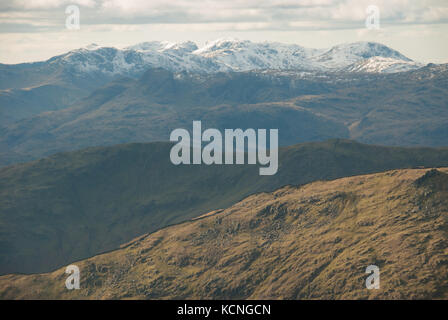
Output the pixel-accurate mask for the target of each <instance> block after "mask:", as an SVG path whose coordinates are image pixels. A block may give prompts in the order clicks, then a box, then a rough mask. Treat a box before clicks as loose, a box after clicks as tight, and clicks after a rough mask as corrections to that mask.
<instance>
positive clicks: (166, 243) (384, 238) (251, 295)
mask: <svg viewBox="0 0 448 320" xmlns="http://www.w3.org/2000/svg"><path fill="white" fill-rule="evenodd" d="M447 218H448V169H447V168H443V169H439V170H435V169H432V170H429V169H408V170H394V171H388V172H385V173H379V174H371V175H364V176H356V177H348V178H343V179H338V180H334V181H327V182H323V181H319V182H314V183H311V184H307V185H305V186H301V187H293V186H287V187H283V188H281V189H279V190H277V191H275V192H272V193H259V194H255V195H252V196H250V197H248V198H246V199H244V200H243V201H241V202H239V203H237V204H235V205H233V206H232V207H230V208H228V209H226V210H222V211H218V212H215V213H211V214H210V215H206V216H205V217H202V218H200V219H196V220H193V221H189V222H185V223H182V224H179V225H176V226H171V227H168V228H165V229H162V230H159V231H157V232H155V233H152V234H149V235H145V236H142V237H140V238H138V239H136V240H134V241H131V242H130V243H128V244H126V245H124V246H122V248H121V249H119V250H115V251H112V252H110V253H106V254H103V255H99V256H96V257H93V258H90V259H87V260H83V261H78V262H75V264H76V265H77V266H78V267H79V268H80V271H81V273H80V274H81V285H80V287H81V288H80V290H72V291H69V290H67V289H66V288H65V285H64V284H65V279H66V277H67V275H66V274H65V273H64V271H65V268H61V269H59V270H56V271H54V272H52V273H47V274H39V275H6V276H2V277H0V297H1V298H3V299H24V298H25V299H30V298H38V299H49V298H50V299H80V298H82V299H85V298H91V299H123V298H137V299H145V298H149V299H191V298H194V299H322V298H327V299H369V298H378V299H437V298H439V299H440V298H442V299H446V298H448V286H447V277H448V255H447V253H448V252H447V247H448V238H447V230H448V229H447V228H448V225H447V221H448V220H447ZM371 264H374V265H377V266H378V267H379V268H380V288H379V289H378V290H367V289H366V287H365V279H366V277H367V275H366V274H365V269H366V267H367V266H368V265H371Z"/></svg>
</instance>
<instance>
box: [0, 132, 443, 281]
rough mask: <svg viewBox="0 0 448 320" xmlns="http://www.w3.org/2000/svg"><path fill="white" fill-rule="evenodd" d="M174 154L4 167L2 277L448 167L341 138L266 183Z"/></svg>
mask: <svg viewBox="0 0 448 320" xmlns="http://www.w3.org/2000/svg"><path fill="white" fill-rule="evenodd" d="M170 148H171V144H169V143H149V144H126V145H119V146H113V147H101V148H89V149H85V150H81V151H76V152H70V153H61V154H56V155H54V156H52V157H50V158H47V159H41V160H38V161H34V162H29V163H25V164H18V165H14V166H10V167H5V168H1V169H0V203H1V206H0V248H1V250H0V273H2V274H4V273H11V272H26V273H30V272H46V271H49V270H52V269H55V268H57V267H60V266H61V265H64V264H67V263H69V262H70V261H74V260H78V259H83V258H87V257H89V256H93V255H95V254H98V253H100V252H104V251H106V250H111V249H114V248H116V247H117V246H118V245H120V244H121V243H124V242H126V241H129V240H131V239H132V238H134V237H136V236H138V235H141V234H143V233H146V232H152V231H154V230H157V229H158V228H161V227H164V226H166V225H169V224H172V223H178V222H181V221H184V220H186V219H190V218H193V217H196V216H198V215H201V214H203V213H206V212H208V211H211V210H215V209H220V208H225V207H227V206H229V205H231V204H233V203H235V202H236V201H239V200H240V199H242V198H243V197H245V196H247V195H249V194H251V193H254V192H259V191H269V190H274V189H276V188H278V187H281V186H283V185H286V184H296V185H297V184H304V183H308V182H311V181H315V180H322V179H335V178H340V177H344V176H349V175H355V174H364V173H371V172H380V171H384V170H389V169H395V168H409V167H415V166H425V167H435V166H448V149H446V148H440V149H431V148H391V147H381V146H369V145H363V144H359V143H356V142H352V141H346V140H331V141H327V142H323V143H305V144H299V145H295V146H291V147H287V148H281V149H280V152H279V169H278V172H277V174H276V175H274V176H259V172H258V168H259V166H257V165H235V166H224V165H222V166H219V165H212V166H205V165H194V166H193V165H190V166H188V165H181V166H174V165H172V164H171V162H170V160H169V152H170Z"/></svg>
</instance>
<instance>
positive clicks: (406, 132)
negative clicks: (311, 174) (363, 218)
mask: <svg viewBox="0 0 448 320" xmlns="http://www.w3.org/2000/svg"><path fill="white" fill-rule="evenodd" d="M447 88H448V71H447V69H446V65H439V66H434V65H433V66H431V65H429V66H425V67H423V68H420V69H418V70H415V71H409V72H403V73H398V74H376V75H370V74H360V73H355V74H350V73H349V74H347V73H331V74H328V73H318V74H314V73H313V74H308V73H302V72H293V71H290V72H283V71H282V72H278V71H262V72H236V73H218V74H212V75H199V74H197V73H182V72H181V73H172V72H169V71H167V70H164V69H160V68H159V69H150V70H148V71H146V72H145V73H144V74H143V75H142V76H141V77H140V78H139V79H138V80H132V79H125V80H116V81H112V82H110V83H108V84H107V85H106V86H104V87H102V88H101V89H98V90H96V91H95V92H93V93H92V94H91V95H90V96H89V97H87V98H85V99H84V100H82V101H80V102H78V103H76V104H74V105H73V106H71V107H69V108H66V109H64V110H58V111H53V112H47V113H43V114H40V115H37V116H34V117H30V118H26V119H23V120H21V121H17V122H15V123H13V124H10V125H8V126H4V127H3V128H0V165H7V164H11V163H15V162H20V161H27V160H32V159H36V158H39V157H43V156H48V155H50V154H52V153H55V152H59V151H71V150H76V149H80V148H84V147H89V146H99V145H113V144H117V143H127V142H149V141H166V140H168V138H169V135H170V132H171V131H172V130H174V129H176V128H187V129H188V128H191V125H192V121H193V120H202V121H203V124H204V127H206V126H207V127H211V128H217V129H221V130H222V129H226V128H238V127H240V128H243V129H246V128H277V129H279V132H280V137H279V139H280V141H279V142H280V144H281V145H291V144H294V143H299V142H306V141H322V140H325V139H329V138H350V139H355V140H358V141H361V142H366V143H375V144H385V145H402V146H403V145H404V146H412V145H414V146H415V145H417V146H418V145H425V146H446V145H447V141H448V131H447V128H448V108H447V107H446V106H447V104H446V101H448V90H447ZM74 137H76V139H74Z"/></svg>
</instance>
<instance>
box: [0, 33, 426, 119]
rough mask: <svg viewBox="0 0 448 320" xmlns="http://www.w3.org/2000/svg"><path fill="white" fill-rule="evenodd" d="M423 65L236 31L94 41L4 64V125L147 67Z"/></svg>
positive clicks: (388, 53) (369, 47)
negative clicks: (104, 43)
mask: <svg viewBox="0 0 448 320" xmlns="http://www.w3.org/2000/svg"><path fill="white" fill-rule="evenodd" d="M421 66H422V64H421V63H418V62H414V61H412V60H410V59H409V58H407V57H405V56H404V55H402V54H401V53H399V52H397V51H395V50H393V49H391V48H389V47H387V46H385V45H382V44H379V43H373V42H357V43H351V44H342V45H337V46H334V47H332V48H328V49H307V48H304V47H301V46H299V45H294V44H282V43H271V42H265V43H253V42H250V41H240V40H235V39H218V40H216V41H213V42H210V43H207V44H206V45H205V46H203V47H201V48H199V47H198V46H197V45H196V44H195V43H193V42H191V41H188V42H182V43H170V42H166V41H154V42H145V43H140V44H137V45H133V46H129V47H125V48H122V49H119V48H114V47H101V46H98V45H95V44H92V45H89V46H86V47H84V48H80V49H76V50H72V51H70V52H68V53H65V54H62V55H59V56H55V57H52V58H50V59H48V60H46V61H40V62H33V63H22V64H15V65H6V64H0V115H1V117H0V125H2V124H5V123H10V122H11V121H15V120H18V119H23V118H26V117H28V116H32V115H35V114H38V113H40V112H43V111H51V110H58V109H61V108H64V107H66V106H69V105H71V104H73V103H74V102H76V101H79V100H80V99H81V98H83V97H86V96H88V95H89V94H90V93H92V92H93V91H94V90H95V89H97V88H99V87H101V86H103V85H105V84H106V83H108V82H109V81H111V80H116V79H117V78H120V77H123V76H126V77H132V78H138V77H140V76H141V75H142V74H143V73H144V72H145V71H146V70H148V69H150V68H163V69H165V70H168V71H171V72H182V71H183V72H194V73H200V74H204V73H217V72H231V71H234V72H239V71H253V70H268V69H270V70H296V71H298V70H300V71H303V72H331V71H347V72H399V71H407V70H415V69H418V68H419V67H421Z"/></svg>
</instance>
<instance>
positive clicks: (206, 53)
mask: <svg viewBox="0 0 448 320" xmlns="http://www.w3.org/2000/svg"><path fill="white" fill-rule="evenodd" d="M49 62H50V63H58V64H63V65H65V66H69V67H71V68H72V69H73V70H74V71H78V72H83V73H84V72H100V73H108V74H123V75H132V74H138V73H140V72H143V71H145V70H146V69H148V68H151V67H161V68H164V69H167V70H170V71H176V72H179V71H190V72H201V73H214V72H227V71H250V70H266V69H274V70H302V71H340V70H343V71H349V72H352V71H354V72H375V73H377V72H389V73H391V72H401V71H407V70H411V69H416V68H418V67H420V66H421V65H420V64H418V63H416V62H414V61H412V60H410V59H409V58H407V57H405V56H404V55H402V54H401V53H399V52H398V51H395V50H393V49H391V48H389V47H387V46H385V45H382V44H379V43H373V42H356V43H350V44H342V45H337V46H334V47H331V48H329V49H310V48H304V47H302V46H299V45H296V44H282V43H276V42H264V43H255V42H251V41H247V40H245V41H241V40H235V39H218V40H216V41H213V42H209V43H207V44H206V45H204V46H202V47H200V48H199V47H198V46H197V45H196V44H195V43H194V42H191V41H187V42H180V43H172V42H167V41H153V42H144V43H140V44H137V45H133V46H129V47H125V48H121V49H118V48H112V47H100V46H98V45H95V44H92V45H89V46H87V47H84V48H80V49H77V50H73V51H70V52H68V53H66V54H63V55H61V56H57V57H54V58H52V59H50V60H49Z"/></svg>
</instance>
